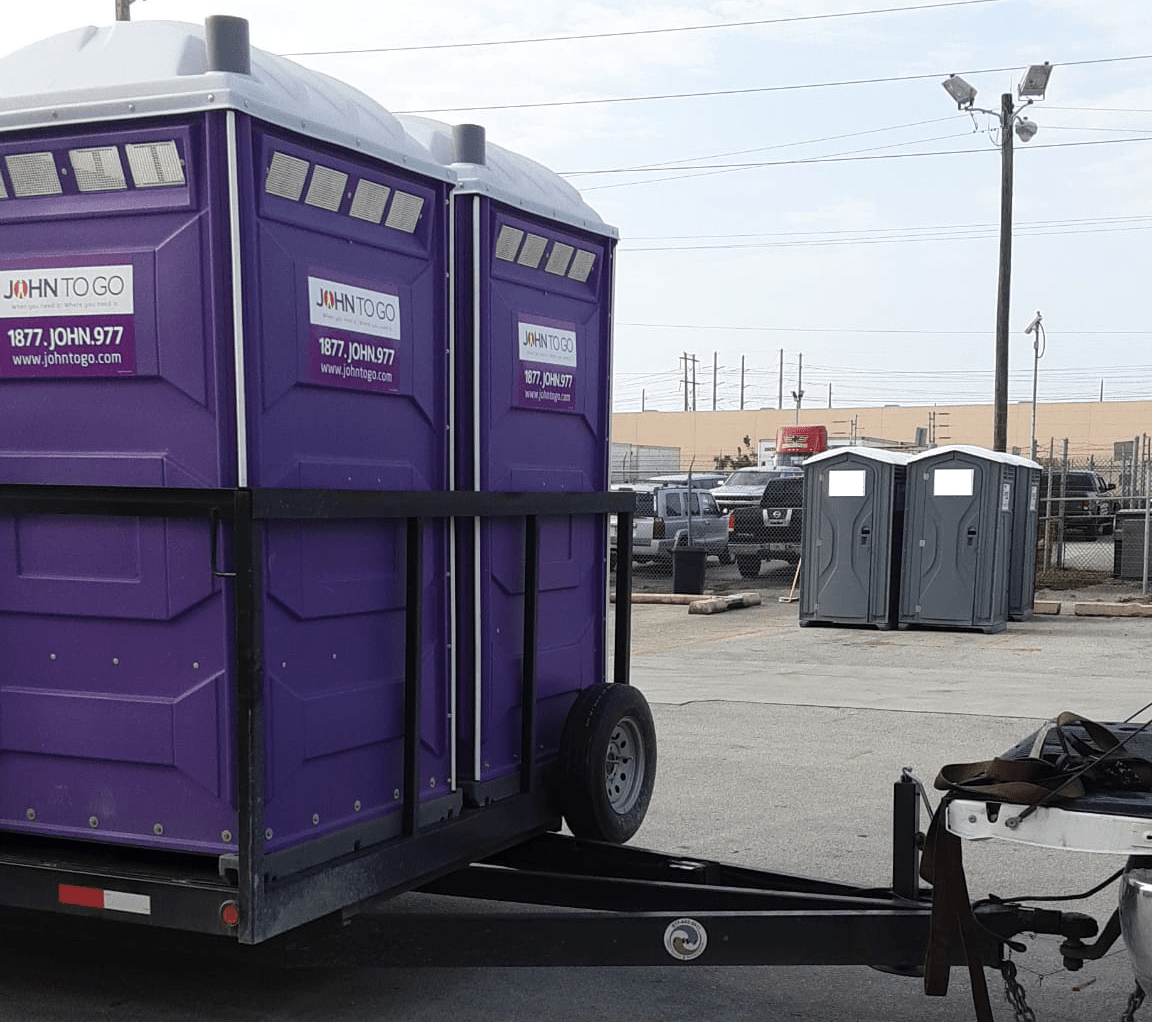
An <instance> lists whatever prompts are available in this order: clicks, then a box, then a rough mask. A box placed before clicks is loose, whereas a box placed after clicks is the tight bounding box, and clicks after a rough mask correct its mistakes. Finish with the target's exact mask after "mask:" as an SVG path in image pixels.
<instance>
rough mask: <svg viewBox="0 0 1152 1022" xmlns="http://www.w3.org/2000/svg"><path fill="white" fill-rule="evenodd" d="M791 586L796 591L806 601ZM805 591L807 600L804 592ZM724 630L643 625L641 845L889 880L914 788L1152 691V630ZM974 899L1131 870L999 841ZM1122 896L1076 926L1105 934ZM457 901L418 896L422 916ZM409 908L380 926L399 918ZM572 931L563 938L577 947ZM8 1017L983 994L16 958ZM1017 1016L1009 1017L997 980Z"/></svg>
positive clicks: (576, 1014) (870, 1010)
mask: <svg viewBox="0 0 1152 1022" xmlns="http://www.w3.org/2000/svg"><path fill="white" fill-rule="evenodd" d="M789 581H790V580H789ZM785 591H786V590H785ZM777 595H778V594H777V593H768V592H766V593H765V602H764V603H763V604H762V605H761V606H759V607H752V608H748V609H745V610H740V611H730V612H728V613H725V614H720V615H716V616H694V615H689V614H688V613H687V611H686V608H684V607H669V606H637V607H635V608H634V613H633V643H632V649H633V655H632V660H631V663H632V680H633V682H634V683H635V684H636V685H638V686H639V687H640V688H642V689H643V690H644V691H645V693H646V694H647V695H648V697H649V699H650V701H651V702H652V703H653V710H654V715H655V718H656V725H657V733H658V736H659V743H660V745H659V748H660V752H659V768H658V779H657V786H656V795H655V797H654V800H653V804H652V807H651V810H650V812H649V815H648V818H647V820H646V822H645V824H644V826H643V827H642V828H641V831H640V833H639V834H638V835H637V837H636V839H635V840H634V841H633V843H634V844H637V845H641V846H646V847H652V848H658V849H661V850H664V851H671V852H676V853H678V854H684V855H691V856H701V857H710V858H717V859H723V860H728V861H733V862H738V863H741V864H744V865H754V866H761V867H766V868H772V869H779V870H784V871H789V872H794V873H801V874H805V875H811V876H821V877H826V878H829V879H834V880H841V881H860V882H863V883H879V884H885V883H887V879H886V878H887V875H888V871H889V868H890V866H889V862H890V822H889V817H890V800H891V791H892V788H891V786H892V783H893V782H894V781H895V780H896V778H897V777H898V776H899V773H900V770H901V768H902V767H905V766H909V767H912V768H913V769H914V770H915V772H916V773H917V774H918V775H919V776H920V777H922V778H923V779H924V780H925V781H926V782H929V783H930V782H931V779H932V777H933V776H934V775H935V773H936V771H937V769H938V768H939V767H940V766H941V765H943V764H944V763H947V762H955V761H961V760H968V759H983V758H987V757H989V756H991V755H993V754H995V753H996V752H999V751H1002V750H1003V749H1005V748H1007V747H1008V746H1010V745H1012V744H1013V743H1014V742H1015V741H1016V740H1017V739H1018V738H1020V737H1022V736H1023V735H1025V734H1027V733H1028V732H1029V731H1031V730H1033V729H1034V728H1035V727H1036V726H1037V725H1038V723H1039V721H1040V720H1042V719H1045V718H1048V717H1051V716H1054V715H1055V714H1056V713H1058V712H1060V711H1061V710H1066V709H1072V710H1076V711H1078V712H1081V713H1083V714H1085V715H1087V716H1090V717H1096V718H1097V719H1110V720H1118V719H1123V718H1125V717H1127V716H1129V715H1130V714H1132V713H1134V712H1135V711H1138V710H1139V709H1140V708H1141V707H1143V706H1144V704H1145V703H1147V702H1148V701H1149V700H1150V699H1152V695H1150V694H1149V687H1150V686H1149V685H1148V677H1147V664H1148V663H1149V658H1150V654H1152V621H1149V620H1141V619H1127V618H1123V619H1107V618H1104V619H1101V618H1075V617H1067V616H1063V615H1062V616H1060V617H1051V618H1036V619H1034V620H1033V621H1029V622H1024V623H1020V624H1010V625H1009V628H1008V630H1007V631H1006V632H1003V633H1001V634H999V635H992V636H988V635H983V634H980V633H962V632H941V631H898V632H881V631H876V630H871V629H867V630H864V629H862V630H857V629H841V628H806V629H801V628H799V627H798V626H797V623H796V610H797V607H796V604H794V603H793V604H785V603H779V602H777V599H776V596H777ZM965 859H966V864H967V867H968V872H969V884H970V889H971V891H972V894H973V896H974V897H980V896H983V895H985V894H988V893H990V892H994V893H996V894H999V895H1002V896H1012V895H1017V894H1045V893H1058V894H1068V893H1075V892H1077V891H1083V890H1086V889H1088V888H1089V887H1091V886H1092V885H1093V884H1095V883H1096V882H1097V881H1098V880H1100V879H1102V878H1103V877H1104V876H1106V875H1107V874H1108V873H1110V872H1112V871H1113V870H1115V869H1116V868H1118V867H1119V865H1121V864H1122V863H1120V862H1118V861H1116V859H1115V858H1113V857H1109V856H1091V855H1083V854H1078V853H1061V852H1049V851H1041V850H1034V849H1028V848H1019V847H1012V846H1006V845H997V844H993V843H981V844H972V845H968V846H967V847H966V848H965ZM1113 899H1114V893H1113V890H1111V889H1110V890H1109V891H1107V892H1105V893H1103V894H1100V895H1097V896H1096V897H1095V898H1093V899H1091V900H1090V901H1089V902H1087V903H1085V904H1077V905H1073V906H1067V907H1072V908H1075V909H1078V910H1080V911H1089V912H1092V913H1093V914H1095V915H1097V917H1098V918H1101V919H1103V918H1104V917H1106V915H1107V914H1108V913H1109V912H1110V911H1111V908H1112V905H1113V903H1114V902H1113ZM413 900H416V901H419V902H421V903H424V902H429V901H432V900H434V899H431V898H429V897H428V896H406V898H405V899H403V900H402V901H401V902H400V903H399V907H405V906H411V904H412V902H413ZM397 907H398V905H397V904H396V903H391V902H385V903H380V904H378V905H376V906H375V907H374V908H373V910H372V911H373V912H374V913H375V914H377V915H378V916H379V917H380V918H382V919H384V920H385V921H386V920H387V919H388V917H389V913H390V912H394V911H395V910H396V909H397ZM562 926H563V924H562V922H559V921H558V923H557V934H558V938H559V937H560V936H562V934H563V930H562ZM1029 944H1030V947H1031V949H1030V950H1029V951H1028V952H1026V953H1025V954H1023V955H1020V956H1019V957H1018V961H1019V963H1020V969H1021V976H1022V978H1023V981H1024V983H1025V986H1026V988H1027V990H1028V996H1029V1001H1030V1003H1031V1004H1032V1005H1033V1007H1034V1008H1035V1010H1036V1015H1037V1018H1038V1019H1039V1020H1040V1022H1045V1020H1048V1019H1058V1020H1066V1022H1071V1020H1077V1022H1081V1020H1091V1022H1098V1020H1102V1019H1111V1018H1119V1016H1120V1012H1121V1010H1122V1009H1123V1007H1124V1003H1125V1000H1126V998H1127V995H1128V993H1129V991H1130V990H1131V987H1132V981H1131V975H1130V972H1129V970H1128V966H1127V962H1126V958H1125V955H1124V953H1123V951H1122V950H1120V951H1114V952H1113V953H1112V954H1111V955H1110V956H1109V957H1108V958H1106V959H1104V960H1102V961H1100V962H1096V963H1088V964H1087V965H1086V966H1085V968H1084V970H1083V971H1081V972H1079V973H1067V972H1064V971H1063V970H1062V968H1061V966H1060V962H1059V956H1058V955H1057V954H1056V952H1055V940H1054V939H1053V938H1037V939H1036V940H1034V941H1029ZM0 962H2V963H3V964H2V965H0V1019H2V1020H9V1019H11V1020H13V1022H15V1020H21V1022H65V1020H67V1022H72V1020H75V1019H86V1020H89V1019H100V1020H105V1019H107V1020H116V1022H207V1020H209V1019H213V1020H215V1019H219V1018H228V1019H232V1020H237V1022H257V1020H259V1022H264V1020H292V1022H367V1020H372V1022H391V1020H397V1022H399V1020H401V1019H403V1020H405V1022H424V1020H429V1022H431V1020H440V1019H444V1020H447V1019H453V1020H456V1019H467V1020H469V1022H487V1020H493V1022H495V1020H509V1019H537V1018H540V1017H542V1016H545V1017H547V1018H549V1019H556V1020H562V1022H569V1020H571V1022H576V1020H580V1022H586V1020H587V1019H588V1018H602V1017H609V1016H625V1017H627V1018H628V1019H629V1020H630V1022H648V1020H652V1022H656V1020H666V1019H694V1020H695V1019H709V1020H721V1022H729V1020H733V1022H734V1020H747V1019H751V1018H757V1019H768V1020H776V1019H804V1020H841V1019H843V1020H853V1022H881V1020H883V1022H890V1020H891V1022H903V1020H908V1022H911V1020H917V1022H923V1020H947V1022H958V1020H961V1019H970V1018H971V1017H972V1007H971V1003H970V1001H969V1000H968V992H967V983H966V977H965V976H964V975H963V971H962V970H955V971H954V974H953V980H952V988H951V991H950V993H949V996H948V997H947V998H943V999H939V998H926V997H925V996H924V995H923V993H922V991H921V986H920V981H919V980H917V979H914V978H905V977H898V976H890V975H884V974H881V973H877V972H873V971H870V970H867V969H862V968H767V967H765V968H759V967H756V968H716V967H693V966H690V965H689V966H683V965H669V966H667V967H658V968H656V967H654V968H635V969H625V968H599V969H578V968H547V969H488V970H476V969H463V968H454V967H453V964H452V962H450V961H448V962H445V963H444V966H443V967H442V968H435V969H424V970H400V969H394V968H388V967H386V966H385V967H370V968H349V967H344V968H331V967H326V968H320V969H304V970H295V971H285V970H280V969H274V968H271V967H267V966H255V967H253V966H249V965H237V964H233V963H221V962H212V961H203V960H200V959H192V958H181V957H179V956H172V955H170V954H169V955H165V956H163V957H159V958H158V957H157V956H155V955H148V954H144V953H141V952H139V951H131V952H128V951H123V950H121V949H119V948H118V946H117V944H116V941H115V940H114V939H112V938H110V939H109V940H108V941H106V942H104V943H103V944H102V945H101V946H100V947H99V948H96V947H93V946H91V945H79V946H72V945H62V946H57V947H54V948H50V949H45V948H44V947H43V946H41V945H35V946H27V945H26V944H25V942H23V941H21V940H19V939H18V938H12V937H8V938H6V939H5V942H4V943H3V944H0ZM989 980H990V986H991V988H992V991H993V1000H994V1004H995V1010H996V1017H997V1018H998V1019H1000V1018H1003V1019H1009V1018H1011V1017H1012V1013H1011V1011H1010V1010H1009V1008H1008V1006H1007V1005H1004V1004H1003V1003H1000V1002H999V1000H998V998H999V989H1000V988H999V985H998V982H997V980H996V977H995V976H992V975H991V974H990V975H989Z"/></svg>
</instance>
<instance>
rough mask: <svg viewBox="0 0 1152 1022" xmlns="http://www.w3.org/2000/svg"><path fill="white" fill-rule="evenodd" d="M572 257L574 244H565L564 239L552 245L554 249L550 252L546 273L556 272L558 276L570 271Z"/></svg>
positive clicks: (545, 267)
mask: <svg viewBox="0 0 1152 1022" xmlns="http://www.w3.org/2000/svg"><path fill="white" fill-rule="evenodd" d="M571 258H572V246H571V245H565V244H564V243H563V242H562V241H557V242H556V243H555V244H553V246H552V251H551V252H550V253H549V254H548V262H547V264H546V265H545V266H544V272H545V273H554V274H556V276H558V277H563V276H564V274H566V273H567V272H568V263H569V261H570V260H571Z"/></svg>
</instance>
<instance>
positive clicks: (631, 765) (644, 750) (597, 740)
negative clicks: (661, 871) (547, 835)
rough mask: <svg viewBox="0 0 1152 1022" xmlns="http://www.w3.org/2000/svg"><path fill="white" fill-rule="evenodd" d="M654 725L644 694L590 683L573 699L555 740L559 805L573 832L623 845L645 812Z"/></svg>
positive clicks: (652, 772)
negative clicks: (557, 755) (558, 756)
mask: <svg viewBox="0 0 1152 1022" xmlns="http://www.w3.org/2000/svg"><path fill="white" fill-rule="evenodd" d="M655 780H656V728H655V725H654V724H653V722H652V711H651V710H650V709H649V707H648V701H647V700H646V699H645V698H644V695H643V693H641V692H640V691H639V690H638V689H635V688H633V687H632V686H631V685H616V684H609V685H594V686H593V687H592V688H586V689H584V691H582V692H581V693H580V694H579V695H578V696H577V697H576V702H575V703H573V704H572V709H571V710H569V711H568V717H567V719H566V720H565V722H564V733H563V737H562V738H561V740H560V804H561V810H562V812H563V814H564V819H565V822H566V823H567V824H568V828H569V829H570V830H571V831H572V833H573V834H575V835H576V836H577V837H583V838H591V839H593V840H596V841H609V842H611V843H613V844H623V843H624V842H625V841H627V840H628V839H629V838H630V837H632V835H633V834H635V833H636V831H637V830H639V829H640V824H641V823H642V822H643V821H644V816H645V814H646V813H647V812H648V803H649V802H650V801H651V800H652V788H653V784H654V782H655Z"/></svg>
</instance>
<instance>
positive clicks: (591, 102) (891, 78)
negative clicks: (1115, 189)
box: [395, 53, 1152, 114]
mask: <svg viewBox="0 0 1152 1022" xmlns="http://www.w3.org/2000/svg"><path fill="white" fill-rule="evenodd" d="M1133 60H1152V53H1143V54H1136V55H1133V56H1127V57H1098V58H1095V59H1093V60H1067V61H1062V62H1061V63H1059V64H1056V65H1054V66H1055V67H1084V66H1087V65H1090V64H1115V63H1121V62H1124V61H1133ZM1020 67H1021V65H1019V64H1017V65H1014V66H1011V67H986V68H980V69H975V70H974V69H969V70H966V71H964V74H965V75H984V74H1003V73H1004V72H1005V71H1019V70H1020ZM951 73H952V72H950V71H935V72H930V73H927V74H916V75H888V76H885V77H880V78H845V79H840V80H838V81H831V82H805V83H803V84H798V85H762V86H755V87H752V88H746V89H715V90H711V91H708V92H668V93H659V94H655V95H648V96H605V97H601V98H599V99H560V100H550V101H546V102H537V103H495V104H489V105H486V106H442V107H427V108H425V109H421V110H397V111H395V112H396V113H404V114H430V113H447V114H454V113H466V112H469V111H486V110H535V109H540V108H543V107H558V106H595V105H597V104H604V103H648V102H654V101H656V100H667V99H706V98H710V97H714V96H748V95H757V94H762V93H767V92H799V91H802V90H806V89H836V88H844V87H847V86H852V85H883V84H887V83H890V82H920V81H926V80H930V79H937V80H938V79H941V78H947V77H948V76H949V74H951Z"/></svg>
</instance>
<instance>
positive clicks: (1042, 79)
mask: <svg viewBox="0 0 1152 1022" xmlns="http://www.w3.org/2000/svg"><path fill="white" fill-rule="evenodd" d="M1051 77H1052V65H1051V64H1049V63H1048V61H1044V63H1043V64H1033V65H1032V66H1031V67H1030V68H1028V70H1027V71H1025V72H1024V77H1023V78H1021V79H1020V84H1019V85H1018V86H1016V93H1017V95H1019V97H1020V98H1021V99H1043V98H1044V91H1045V90H1046V89H1047V88H1048V79H1049V78H1051Z"/></svg>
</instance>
